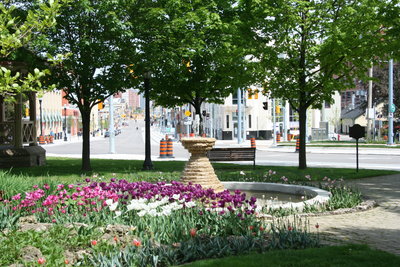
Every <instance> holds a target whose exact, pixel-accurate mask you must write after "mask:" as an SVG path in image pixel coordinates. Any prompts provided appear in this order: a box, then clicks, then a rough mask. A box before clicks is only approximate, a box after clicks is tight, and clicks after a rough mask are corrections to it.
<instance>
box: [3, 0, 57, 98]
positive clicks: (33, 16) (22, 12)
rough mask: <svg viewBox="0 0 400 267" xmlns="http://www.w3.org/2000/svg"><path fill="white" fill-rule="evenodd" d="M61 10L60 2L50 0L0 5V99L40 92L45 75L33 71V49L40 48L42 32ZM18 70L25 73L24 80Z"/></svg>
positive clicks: (35, 52) (11, 1) (35, 55)
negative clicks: (46, 0)
mask: <svg viewBox="0 0 400 267" xmlns="http://www.w3.org/2000/svg"><path fill="white" fill-rule="evenodd" d="M60 7H61V2H60V1H53V0H50V1H48V2H45V1H17V0H15V1H14V0H6V1H4V2H2V3H0V95H2V96H3V97H5V98H6V99H8V98H10V97H12V96H14V95H15V94H18V93H21V92H24V91H31V90H35V91H38V90H41V89H42V84H41V82H40V79H41V78H42V77H43V76H44V75H45V74H46V73H47V71H40V70H39V69H38V68H37V67H36V64H39V61H38V53H39V51H38V50H37V49H36V48H38V46H40V43H41V42H40V41H39V40H43V32H44V31H45V30H47V29H48V28H51V27H52V26H54V24H55V17H56V16H57V14H58V11H59V9H60ZM16 61H17V62H18V63H16ZM21 62H22V63H23V64H21ZM41 63H43V62H41ZM39 65H41V66H42V67H43V64H39ZM21 68H23V69H24V70H25V71H27V73H25V74H24V75H23V77H22V76H21V73H20V70H21Z"/></svg>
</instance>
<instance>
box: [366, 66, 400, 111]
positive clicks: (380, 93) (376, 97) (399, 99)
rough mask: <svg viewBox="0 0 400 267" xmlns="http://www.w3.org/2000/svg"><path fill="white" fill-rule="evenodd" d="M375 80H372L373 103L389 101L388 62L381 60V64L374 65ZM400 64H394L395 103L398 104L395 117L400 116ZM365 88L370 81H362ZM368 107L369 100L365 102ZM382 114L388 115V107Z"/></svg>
mask: <svg viewBox="0 0 400 267" xmlns="http://www.w3.org/2000/svg"><path fill="white" fill-rule="evenodd" d="M372 76H373V81H372V104H373V105H374V104H375V105H378V104H379V103H382V102H385V103H388V99H389V92H388V91H389V90H388V88H389V66H388V64H387V62H381V64H379V65H375V66H374V67H373V75H372ZM399 83H400V66H399V63H394V64H393V103H394V104H395V105H396V107H397V108H396V111H395V112H394V114H393V116H394V118H399V117H400V110H399V107H400V84H399ZM362 85H363V87H364V89H366V90H367V89H368V82H364V81H363V83H362ZM363 106H365V108H367V102H365V103H363ZM382 113H383V114H382V115H383V116H385V117H387V116H388V107H387V105H385V108H384V109H383V110H382Z"/></svg>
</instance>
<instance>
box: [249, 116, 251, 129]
mask: <svg viewBox="0 0 400 267" xmlns="http://www.w3.org/2000/svg"><path fill="white" fill-rule="evenodd" d="M249 128H251V115H249Z"/></svg>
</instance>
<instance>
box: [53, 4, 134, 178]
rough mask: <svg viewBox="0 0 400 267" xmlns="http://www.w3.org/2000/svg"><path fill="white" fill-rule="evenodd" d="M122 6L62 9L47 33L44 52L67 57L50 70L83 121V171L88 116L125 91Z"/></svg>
mask: <svg viewBox="0 0 400 267" xmlns="http://www.w3.org/2000/svg"><path fill="white" fill-rule="evenodd" d="M125 33H126V30H125V26H124V24H123V23H122V21H121V6H120V5H118V1H114V0H77V1H73V2H72V3H71V4H70V5H69V6H66V7H63V8H62V9H61V14H60V16H58V17H57V26H56V28H55V29H54V31H52V32H50V33H49V40H50V46H49V52H51V53H55V54H63V55H67V56H66V57H65V58H63V61H62V62H61V63H60V64H58V65H56V66H55V67H54V68H52V77H53V79H54V81H55V82H57V84H58V86H59V88H61V89H63V90H64V91H65V93H66V95H65V98H66V99H67V100H68V101H69V102H70V103H72V104H75V105H77V107H78V108H79V110H80V113H81V116H82V126H83V149H82V170H85V171H89V170H91V165H90V142H89V139H90V113H91V110H92V108H93V107H94V106H95V105H97V104H98V103H99V102H101V101H104V99H105V98H107V97H108V96H110V95H112V94H114V93H116V92H118V91H121V90H123V89H124V88H126V85H127V84H126V82H127V78H128V68H127V65H126V64H125V62H126V60H125V55H124V54H123V49H122V48H121V47H123V45H122V44H121V43H120V42H121V40H123V39H126V38H125V36H124V35H125Z"/></svg>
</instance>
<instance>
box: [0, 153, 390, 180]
mask: <svg viewBox="0 0 400 267" xmlns="http://www.w3.org/2000/svg"><path fill="white" fill-rule="evenodd" d="M153 163H154V170H153V171H142V166H143V161H141V160H111V159H92V160H91V164H92V169H93V171H92V172H90V173H82V171H81V170H80V168H81V159H71V158H51V157H49V158H47V165H46V166H40V167H31V168H13V169H10V170H4V169H3V172H7V173H8V174H12V175H17V176H24V177H29V179H30V180H31V181H33V182H36V181H40V180H43V179H45V180H48V179H51V180H57V181H59V182H76V181H82V179H83V178H85V177H89V176H92V175H93V174H97V175H98V176H100V177H102V176H104V177H105V178H107V179H108V178H111V177H117V178H124V179H127V180H130V181H135V180H148V181H159V180H167V181H169V180H177V179H179V177H180V174H181V172H182V171H183V169H184V166H185V162H183V161H156V162H153ZM213 166H214V169H215V171H216V173H217V175H218V177H219V179H221V180H223V181H232V180H235V181H238V180H249V179H250V178H251V179H252V180H254V181H260V182H264V181H267V180H266V179H265V177H264V175H265V174H266V173H267V172H268V171H269V170H272V171H275V172H276V175H274V177H275V178H276V179H277V180H279V178H281V177H282V176H285V177H287V178H289V180H290V181H307V179H305V176H306V175H310V176H311V178H312V180H313V181H321V180H322V179H323V178H324V177H325V176H326V177H329V178H331V179H339V178H343V179H345V180H347V179H358V178H364V177H373V176H381V175H387V174H394V173H398V172H396V171H386V170H365V169H360V170H359V172H358V173H357V172H356V171H355V169H342V168H307V169H306V170H299V169H298V168H297V167H290V166H256V168H255V169H253V167H252V166H251V165H237V164H224V163H214V164H213ZM243 173H244V174H243Z"/></svg>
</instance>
